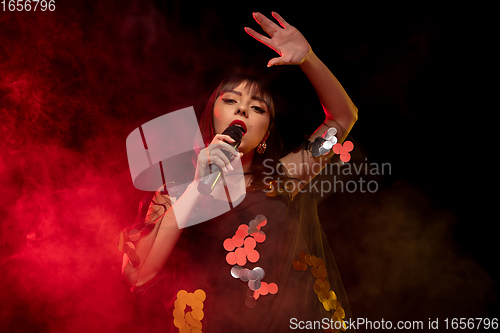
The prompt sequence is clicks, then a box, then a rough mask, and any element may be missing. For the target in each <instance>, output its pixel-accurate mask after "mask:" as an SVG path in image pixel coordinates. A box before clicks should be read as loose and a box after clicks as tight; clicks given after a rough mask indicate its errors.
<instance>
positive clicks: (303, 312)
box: [121, 12, 357, 332]
mask: <svg viewBox="0 0 500 333" xmlns="http://www.w3.org/2000/svg"><path fill="white" fill-rule="evenodd" d="M272 15H273V17H274V18H275V19H276V20H277V22H278V23H279V25H278V24H276V23H274V22H273V21H272V20H270V19H268V18H267V17H266V16H264V15H262V14H260V13H253V17H254V19H255V20H256V21H257V22H258V23H259V24H260V26H261V27H262V28H263V30H264V31H265V32H266V33H267V35H268V36H269V37H266V36H264V35H262V34H260V33H258V32H256V31H254V30H253V29H251V28H245V31H246V32H247V33H248V34H249V35H250V36H252V37H254V38H255V39H256V40H257V41H259V42H261V43H263V44H265V45H267V46H268V47H270V48H272V49H273V50H275V51H276V52H277V53H278V54H279V56H278V57H276V58H273V59H271V60H270V61H269V63H268V65H267V66H268V67H270V66H278V65H298V66H300V68H301V69H302V71H303V72H304V73H305V74H306V76H307V78H308V79H309V80H310V82H311V84H312V86H313V87H314V89H315V91H316V93H317V95H318V97H319V99H320V101H321V103H322V105H323V109H324V112H325V121H324V122H323V123H322V124H321V125H320V126H319V127H318V129H317V130H316V132H315V133H314V134H313V135H312V136H311V137H310V138H309V140H308V144H305V145H304V146H303V148H302V149H300V150H296V151H294V152H291V153H289V154H287V155H286V156H281V155H280V154H281V149H282V145H281V142H280V139H279V135H278V133H277V132H276V129H275V126H274V120H275V112H274V105H273V100H272V97H271V93H270V91H269V90H268V88H267V87H266V86H265V85H264V84H263V83H262V82H261V81H260V80H259V79H257V78H255V77H251V76H248V75H235V76H231V77H229V78H227V79H226V80H224V81H223V82H222V83H221V84H220V85H219V87H218V88H217V89H216V90H215V91H214V93H213V94H212V96H211V98H210V99H209V101H208V103H207V106H206V109H205V111H204V114H203V116H202V121H201V130H202V135H203V137H204V140H205V141H206V143H207V145H208V147H207V148H206V149H203V150H201V152H200V153H199V155H198V158H197V164H196V172H195V175H194V177H193V178H194V180H192V181H191V183H190V184H189V185H188V186H187V188H186V189H185V190H184V192H183V193H182V194H180V195H179V196H178V197H175V196H174V195H172V194H170V195H167V194H164V193H163V192H161V191H158V192H156V194H155V195H154V196H153V198H152V200H151V202H150V203H149V205H148V206H147V207H145V208H147V212H146V211H145V214H144V216H143V218H142V219H141V220H140V221H139V222H138V223H136V225H134V226H133V227H130V228H126V229H125V230H124V232H123V233H122V238H123V240H124V241H123V242H122V245H121V249H122V250H123V251H124V252H126V251H125V249H129V250H130V249H131V250H133V251H134V252H133V253H134V255H135V256H136V258H138V260H136V263H135V264H134V263H132V261H131V260H130V259H131V258H130V252H127V253H128V254H127V253H124V255H123V267H122V274H123V276H124V278H125V280H126V281H127V282H128V283H129V284H130V285H132V286H133V288H132V289H133V290H134V291H135V292H137V293H139V292H140V293H143V294H148V292H151V290H152V288H151V286H152V285H154V284H155V285H159V281H163V283H164V286H165V287H164V290H163V294H164V295H163V305H164V308H165V309H164V311H166V313H164V320H165V322H166V323H167V324H168V325H169V327H170V329H171V331H172V332H199V331H205V332H226V331H231V332H233V331H245V332H284V331H289V330H292V329H297V328H308V329H317V330H319V331H321V330H324V331H327V332H330V331H336V329H341V330H345V329H346V326H347V325H346V324H345V322H346V321H348V319H349V318H351V314H350V310H349V305H348V303H347V298H346V296H345V292H344V290H343V287H342V283H341V280H340V276H339V274H338V271H337V268H336V266H335V261H334V258H333V255H332V253H331V250H330V247H329V245H328V242H327V240H326V237H325V234H324V232H323V229H322V227H321V225H320V223H319V220H318V216H317V212H316V208H317V202H318V193H312V192H313V191H304V190H302V189H304V187H305V186H306V184H308V183H309V182H310V181H311V180H312V179H313V178H314V177H315V176H316V174H317V173H319V172H320V170H321V168H318V167H313V166H314V165H316V166H317V165H321V166H325V165H326V164H327V163H332V161H331V160H332V157H333V155H334V153H333V152H332V151H328V152H326V153H324V154H322V155H320V156H317V155H318V154H312V152H311V147H312V143H313V142H318V140H317V139H316V138H318V137H322V136H324V135H325V132H327V131H328V134H329V136H330V137H331V135H332V134H334V135H335V138H336V139H335V140H337V141H338V142H339V143H341V142H343V140H344V139H345V138H346V136H347V135H348V133H349V131H350V130H351V128H352V127H353V125H354V123H355V122H356V120H357V108H356V107H355V106H354V104H353V103H352V101H351V100H350V98H349V96H348V95H347V93H346V92H345V91H344V89H343V88H342V86H341V84H340V83H339V82H338V80H337V79H336V78H335V76H334V75H333V74H332V73H331V72H330V70H329V69H328V68H327V67H326V66H325V65H324V64H323V63H322V62H321V60H320V59H319V58H318V57H317V56H316V54H315V53H314V52H313V51H312V49H311V46H310V45H309V43H308V42H307V41H306V39H305V38H304V37H303V35H302V34H301V33H300V32H299V31H298V30H297V29H296V28H295V27H293V26H292V25H290V24H289V23H288V22H286V21H285V20H284V19H283V18H282V17H281V16H280V15H279V14H278V13H275V12H273V13H272ZM289 98H292V99H293V98H298V97H297V96H289ZM230 125H236V126H238V127H239V128H241V131H242V132H243V137H242V140H241V144H240V145H239V147H238V148H237V149H235V148H233V146H232V144H234V142H235V140H234V139H233V138H232V137H230V136H229V135H225V134H222V133H223V131H224V130H225V129H226V128H227V127H229V126H230ZM332 128H334V129H333V130H332ZM324 141H325V140H324V139H323V140H319V142H320V143H321V142H324ZM224 152H225V153H224ZM313 155H314V156H313ZM210 164H216V165H217V166H219V167H220V169H221V170H222V174H223V176H224V177H225V179H227V180H228V182H230V179H231V174H232V173H234V172H235V165H236V164H238V165H240V166H241V168H242V169H243V174H244V178H242V179H244V184H245V185H244V186H245V188H246V195H245V196H244V199H242V201H241V202H238V205H234V208H233V209H231V210H229V211H228V212H227V213H224V214H222V215H220V216H218V217H215V218H213V219H211V220H210V221H206V222H203V223H199V224H196V225H191V226H189V225H190V223H189V221H190V219H191V218H192V217H193V216H194V215H196V214H200V213H203V212H208V211H210V210H211V209H215V207H217V206H218V205H220V204H223V203H226V204H227V197H225V196H224V193H223V192H222V193H221V191H215V190H214V193H212V195H210V196H207V195H202V194H200V192H199V191H198V183H199V182H200V178H202V177H203V175H204V174H205V172H206V170H207V168H208V166H209V165H210ZM280 184H281V185H280ZM283 185H285V186H283ZM226 194H227V193H226ZM224 198H226V199H225V200H226V201H224V200H223V199H224ZM236 201H237V200H236ZM174 210H175V214H174ZM186 226H189V227H186ZM137 232H139V233H137ZM123 244H128V245H123ZM137 262H138V263H137ZM164 331H165V330H163V332H164ZM348 331H349V329H348Z"/></svg>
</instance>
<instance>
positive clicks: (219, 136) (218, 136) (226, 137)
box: [211, 134, 235, 143]
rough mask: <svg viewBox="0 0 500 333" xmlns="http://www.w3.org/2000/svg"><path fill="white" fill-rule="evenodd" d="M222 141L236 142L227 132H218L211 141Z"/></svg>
mask: <svg viewBox="0 0 500 333" xmlns="http://www.w3.org/2000/svg"><path fill="white" fill-rule="evenodd" d="M220 142H227V143H234V142H235V140H234V139H233V138H232V137H230V136H229V135H226V134H216V135H215V137H214V138H213V139H212V142H211V143H220Z"/></svg>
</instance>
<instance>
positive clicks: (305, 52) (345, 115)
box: [245, 12, 358, 185]
mask: <svg viewBox="0 0 500 333" xmlns="http://www.w3.org/2000/svg"><path fill="white" fill-rule="evenodd" d="M272 15H273V17H274V18H275V19H276V20H277V21H278V22H279V24H280V25H281V27H280V26H278V25H277V24H275V23H274V22H273V21H271V20H269V19H268V18H267V17H265V16H264V15H262V14H260V13H253V17H254V19H255V20H256V21H257V23H259V24H260V26H261V27H262V28H263V30H264V31H265V32H266V33H267V34H268V35H269V36H270V37H271V38H268V37H265V36H263V35H261V34H259V33H257V32H256V31H254V30H253V29H251V28H245V31H246V32H247V33H248V34H249V35H250V36H252V37H254V38H255V39H257V40H258V41H260V42H261V43H264V44H265V45H267V46H269V47H270V48H272V49H273V50H275V51H276V52H277V53H278V54H279V55H280V56H279V57H276V58H273V59H271V60H270V61H269V62H268V65H267V66H268V67H270V66H274V65H299V66H300V68H301V69H302V71H303V72H304V73H305V74H306V76H307V78H308V79H309V81H310V82H311V84H312V86H313V87H314V89H315V91H316V93H317V95H318V97H319V100H320V102H321V104H322V105H323V110H324V112H325V118H326V119H325V122H324V123H323V124H322V125H321V126H320V127H319V128H318V129H317V130H316V131H315V132H314V134H313V135H312V136H311V137H310V140H311V141H313V140H314V139H315V138H316V137H317V136H320V135H322V134H323V133H324V132H325V131H326V130H328V128H329V127H335V128H336V129H337V134H336V137H337V139H338V141H339V142H343V140H344V139H345V138H346V137H347V135H348V134H349V132H350V130H351V129H352V127H353V125H354V123H355V122H356V120H357V119H358V109H357V108H356V106H355V105H354V104H353V102H352V101H351V99H350V98H349V96H348V95H347V93H346V92H345V90H344V88H343V87H342V85H341V84H340V82H339V81H338V80H337V78H336V77H335V76H334V75H333V74H332V72H331V71H330V70H329V69H328V67H326V66H325V64H324V63H323V62H322V61H321V60H320V59H319V58H318V57H317V56H316V54H315V53H314V52H313V51H312V49H311V46H310V45H309V43H308V42H307V40H306V39H305V38H304V36H303V35H302V34H301V33H300V32H299V31H298V30H297V29H296V28H295V27H293V26H292V25H290V24H289V23H288V22H286V21H285V20H284V19H283V18H282V17H281V16H280V15H279V14H278V13H276V12H273V13H272ZM332 156H333V152H330V153H329V154H328V155H326V156H320V157H313V156H312V155H311V154H310V153H308V154H307V157H305V158H303V156H302V154H301V152H298V153H290V154H289V155H287V156H285V157H284V158H282V159H281V161H282V163H283V164H284V165H285V167H287V169H288V170H290V171H291V172H292V173H291V174H290V176H291V177H293V178H297V179H299V180H300V181H301V183H302V184H303V185H305V184H307V183H308V182H309V181H310V180H311V179H312V178H313V177H314V176H315V175H316V174H317V173H318V172H319V171H321V168H318V167H315V168H314V167H297V166H298V165H299V166H303V165H304V164H320V165H326V163H327V162H328V161H329V160H330V159H331V157H332Z"/></svg>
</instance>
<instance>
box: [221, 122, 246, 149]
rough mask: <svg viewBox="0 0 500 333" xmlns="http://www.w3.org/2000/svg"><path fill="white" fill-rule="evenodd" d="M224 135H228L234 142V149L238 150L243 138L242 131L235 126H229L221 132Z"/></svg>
mask: <svg viewBox="0 0 500 333" xmlns="http://www.w3.org/2000/svg"><path fill="white" fill-rule="evenodd" d="M222 134H224V135H229V136H230V137H231V138H232V139H233V140H234V141H235V143H234V148H238V146H239V145H240V143H241V139H242V138H243V131H242V130H241V128H240V127H238V126H236V125H231V126H229V127H228V128H226V129H225V130H224V132H222Z"/></svg>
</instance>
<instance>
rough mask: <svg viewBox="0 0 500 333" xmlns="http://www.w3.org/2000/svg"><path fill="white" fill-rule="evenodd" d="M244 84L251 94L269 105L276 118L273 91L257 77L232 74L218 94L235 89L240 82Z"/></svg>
mask: <svg viewBox="0 0 500 333" xmlns="http://www.w3.org/2000/svg"><path fill="white" fill-rule="evenodd" d="M242 83H243V84H244V87H245V88H246V89H248V91H249V93H250V95H251V96H256V97H258V98H260V99H262V101H263V102H264V103H265V104H266V105H267V108H268V110H269V112H271V115H272V117H273V118H274V105H273V99H272V96H271V91H270V90H269V88H268V87H267V86H266V85H264V84H263V83H262V82H260V81H258V80H257V78H254V77H252V76H247V75H237V76H232V77H231V78H229V79H228V80H227V81H225V82H223V83H222V84H221V86H220V91H219V94H218V96H220V95H222V94H223V93H226V92H229V91H231V90H234V89H235V88H236V87H237V86H239V85H240V84H242Z"/></svg>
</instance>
